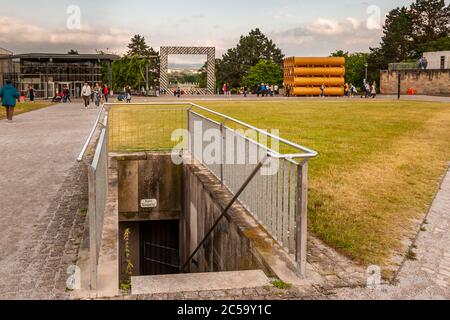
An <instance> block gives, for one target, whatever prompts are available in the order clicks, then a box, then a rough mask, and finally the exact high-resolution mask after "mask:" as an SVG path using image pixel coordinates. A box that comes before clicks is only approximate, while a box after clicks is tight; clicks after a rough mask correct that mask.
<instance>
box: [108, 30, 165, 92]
mask: <svg viewBox="0 0 450 320" xmlns="http://www.w3.org/2000/svg"><path fill="white" fill-rule="evenodd" d="M128 49H129V50H128V53H127V54H126V55H125V56H123V57H122V58H121V59H119V60H117V61H114V63H113V88H114V90H119V91H120V90H122V89H123V88H124V87H125V86H127V85H129V86H131V87H132V88H135V89H140V88H141V87H142V86H143V85H144V84H145V80H146V76H147V68H148V71H149V72H148V73H149V85H150V86H158V85H159V65H160V59H159V53H158V52H156V51H155V50H154V49H153V48H152V47H150V46H148V45H147V43H146V42H145V38H144V37H143V36H140V35H135V36H134V37H133V38H131V40H130V44H129V45H128Z"/></svg>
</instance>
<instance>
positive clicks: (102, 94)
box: [81, 82, 131, 109]
mask: <svg viewBox="0 0 450 320" xmlns="http://www.w3.org/2000/svg"><path fill="white" fill-rule="evenodd" d="M81 97H82V98H83V101H84V108H85V109H87V108H89V105H90V103H91V101H92V102H93V103H95V106H97V107H99V106H100V104H101V103H103V102H108V98H109V87H108V86H107V85H106V84H103V85H99V84H98V83H96V84H95V85H94V87H91V86H90V85H89V83H87V82H85V83H84V85H83V88H81ZM130 102H131V98H130Z"/></svg>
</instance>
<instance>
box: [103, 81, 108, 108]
mask: <svg viewBox="0 0 450 320" xmlns="http://www.w3.org/2000/svg"><path fill="white" fill-rule="evenodd" d="M103 95H104V96H105V102H106V103H108V99H109V87H108V85H107V84H105V85H104V86H103Z"/></svg>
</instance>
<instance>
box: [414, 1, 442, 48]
mask: <svg viewBox="0 0 450 320" xmlns="http://www.w3.org/2000/svg"><path fill="white" fill-rule="evenodd" d="M410 16H411V21H412V36H413V38H414V42H415V43H417V44H422V43H425V42H429V41H435V40H438V39H440V38H442V37H446V36H448V34H449V30H450V5H448V6H446V5H445V1H444V0H416V2H415V3H413V4H412V5H411V8H410Z"/></svg>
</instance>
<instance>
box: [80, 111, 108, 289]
mask: <svg viewBox="0 0 450 320" xmlns="http://www.w3.org/2000/svg"><path fill="white" fill-rule="evenodd" d="M101 118H104V119H103V122H101V121H100V120H101ZM99 128H101V129H100V135H99V137H98V142H97V144H96V146H95V152H94V155H93V158H92V160H90V159H88V158H90V157H89V155H88V151H89V150H88V148H89V145H90V142H91V141H92V140H93V139H94V137H95V136H96V135H95V134H96V133H98V131H99ZM108 137H109V131H108V115H107V113H106V114H105V112H104V109H103V108H102V109H101V110H100V112H99V115H98V117H97V120H96V122H95V125H94V127H93V129H92V131H91V133H90V135H89V138H88V140H87V142H86V144H85V146H84V147H83V150H82V151H81V154H80V156H79V157H78V161H79V162H81V161H84V163H85V164H86V165H87V170H88V187H89V205H88V219H89V254H90V257H89V258H90V261H89V263H90V288H91V290H95V289H96V288H97V270H98V263H99V257H100V248H101V242H102V233H103V220H104V214H105V208H106V200H107V196H108V161H109V147H108Z"/></svg>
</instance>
